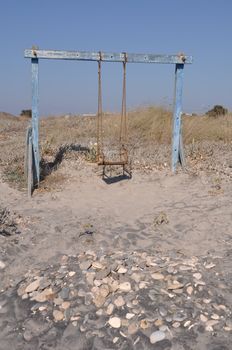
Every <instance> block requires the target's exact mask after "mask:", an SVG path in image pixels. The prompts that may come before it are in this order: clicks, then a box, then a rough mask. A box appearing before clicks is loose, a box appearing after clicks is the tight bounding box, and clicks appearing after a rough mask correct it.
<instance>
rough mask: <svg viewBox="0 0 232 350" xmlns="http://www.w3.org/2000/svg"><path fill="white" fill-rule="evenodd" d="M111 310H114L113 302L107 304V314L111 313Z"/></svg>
mask: <svg viewBox="0 0 232 350" xmlns="http://www.w3.org/2000/svg"><path fill="white" fill-rule="evenodd" d="M113 311H114V304H112V303H110V304H109V305H108V306H107V309H106V313H107V315H111V314H112V312H113Z"/></svg>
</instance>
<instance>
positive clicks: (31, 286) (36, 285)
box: [25, 279, 40, 293]
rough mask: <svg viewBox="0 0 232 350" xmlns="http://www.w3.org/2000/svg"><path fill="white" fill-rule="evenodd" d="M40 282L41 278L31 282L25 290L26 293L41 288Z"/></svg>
mask: <svg viewBox="0 0 232 350" xmlns="http://www.w3.org/2000/svg"><path fill="white" fill-rule="evenodd" d="M39 283H40V280H39V279H37V280H35V281H33V282H32V283H30V284H29V285H28V286H27V287H26V289H25V292H26V293H31V292H34V291H35V290H37V289H38V288H39Z"/></svg>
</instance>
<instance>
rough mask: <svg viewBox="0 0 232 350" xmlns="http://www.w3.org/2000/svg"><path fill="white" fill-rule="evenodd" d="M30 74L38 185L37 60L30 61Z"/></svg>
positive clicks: (33, 137) (34, 152)
mask: <svg viewBox="0 0 232 350" xmlns="http://www.w3.org/2000/svg"><path fill="white" fill-rule="evenodd" d="M31 74H32V143H33V156H34V164H35V173H36V180H37V183H38V184H39V180H40V169H39V163H40V155H39V112H38V104H39V60H38V58H32V60H31Z"/></svg>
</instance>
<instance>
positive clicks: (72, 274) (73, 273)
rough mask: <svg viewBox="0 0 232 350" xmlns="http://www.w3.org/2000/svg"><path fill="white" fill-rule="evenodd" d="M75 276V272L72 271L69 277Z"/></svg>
mask: <svg viewBox="0 0 232 350" xmlns="http://www.w3.org/2000/svg"><path fill="white" fill-rule="evenodd" d="M75 274H76V272H75V271H70V272H69V273H68V275H69V277H73V276H74V275H75Z"/></svg>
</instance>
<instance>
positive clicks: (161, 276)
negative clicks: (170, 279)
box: [151, 272, 164, 281]
mask: <svg viewBox="0 0 232 350" xmlns="http://www.w3.org/2000/svg"><path fill="white" fill-rule="evenodd" d="M151 277H152V278H153V279H154V280H158V281H161V280H163V279H164V275H162V274H161V273H157V272H156V273H152V274H151Z"/></svg>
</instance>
